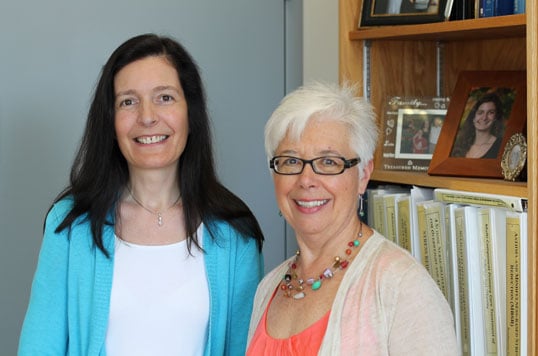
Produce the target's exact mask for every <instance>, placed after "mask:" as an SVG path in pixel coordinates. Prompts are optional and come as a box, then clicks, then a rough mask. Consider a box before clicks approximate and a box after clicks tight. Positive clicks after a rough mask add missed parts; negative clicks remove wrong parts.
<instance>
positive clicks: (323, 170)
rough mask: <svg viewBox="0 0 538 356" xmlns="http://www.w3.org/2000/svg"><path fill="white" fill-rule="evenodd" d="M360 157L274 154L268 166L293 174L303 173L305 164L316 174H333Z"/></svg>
mask: <svg viewBox="0 0 538 356" xmlns="http://www.w3.org/2000/svg"><path fill="white" fill-rule="evenodd" d="M360 161H361V160H360V158H358V157H357V158H352V159H345V158H344V157H334V156H323V157H316V158H313V159H302V158H298V157H293V156H275V157H273V158H271V160H270V161H269V168H271V169H272V170H274V171H275V173H278V174H284V175H294V174H301V173H303V170H304V167H305V165H306V164H309V165H310V166H311V167H312V170H313V171H314V172H315V173H317V174H322V175H327V176H333V175H337V174H342V173H343V172H344V171H345V170H346V169H347V168H351V167H353V166H356V165H357V164H358V163H359V162H360Z"/></svg>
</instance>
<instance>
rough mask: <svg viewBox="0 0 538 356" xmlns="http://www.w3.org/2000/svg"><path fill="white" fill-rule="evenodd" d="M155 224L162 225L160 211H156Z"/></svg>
mask: <svg viewBox="0 0 538 356" xmlns="http://www.w3.org/2000/svg"><path fill="white" fill-rule="evenodd" d="M157 224H158V225H159V226H163V216H162V215H161V213H157Z"/></svg>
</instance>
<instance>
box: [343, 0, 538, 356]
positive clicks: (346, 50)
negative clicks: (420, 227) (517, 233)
mask: <svg viewBox="0 0 538 356" xmlns="http://www.w3.org/2000/svg"><path fill="white" fill-rule="evenodd" d="M361 6H362V0H340V3H339V46H340V47H339V77H340V81H345V80H350V81H352V82H357V83H359V84H362V83H363V73H364V58H363V50H364V46H365V45H367V46H368V47H369V49H370V62H369V63H370V68H369V73H370V78H371V79H370V83H371V86H370V100H371V102H372V104H373V105H374V107H375V108H376V111H377V113H378V114H381V113H382V112H383V102H384V99H385V98H386V97H387V96H388V95H409V96H434V95H436V94H437V90H438V78H437V72H438V71H437V68H438V63H437V58H438V56H437V53H438V49H439V46H442V47H441V48H442V52H443V56H442V58H443V66H442V68H443V70H442V73H441V76H440V77H441V81H440V82H439V88H440V89H441V91H442V92H441V93H440V94H441V95H445V96H450V94H451V93H452V90H453V88H454V86H455V84H456V80H457V76H458V73H459V72H460V71H461V70H526V71H527V145H528V157H527V176H528V181H527V182H523V183H521V182H516V183H514V182H506V181H503V180H501V179H478V178H458V177H442V176H429V175H428V174H426V173H408V172H399V171H385V170H382V169H376V170H375V171H374V174H373V176H372V180H373V181H376V182H380V183H396V184H419V185H422V186H426V187H442V188H450V189H458V190H466V191H478V192H485V193H496V194H510V195H518V196H524V197H527V198H528V201H529V210H528V219H529V220H528V237H529V251H528V261H529V266H528V268H529V281H528V282H529V288H528V289H529V294H528V305H529V315H528V321H529V325H528V338H527V342H528V350H529V355H537V345H536V334H537V332H538V325H537V308H536V292H537V285H538V280H537V277H536V272H537V269H538V256H537V236H538V211H537V210H536V206H535V204H536V202H537V196H538V176H537V174H538V162H537V160H536V155H537V145H538V137H537V136H538V100H537V98H538V67H537V66H538V20H537V19H538V3H537V2H535V1H527V4H526V14H522V15H510V16H502V17H492V18H482V19H472V20H463V21H450V22H442V23H431V24H422V25H399V26H383V27H372V28H368V29H358V23H359V18H360V13H361V10H360V8H361ZM362 91H363V92H364V88H362ZM381 141H382V140H380V142H381ZM381 151H382V150H381V147H379V148H378V150H377V152H376V155H375V158H374V159H375V166H376V167H381V158H382V157H381Z"/></svg>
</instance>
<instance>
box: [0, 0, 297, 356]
mask: <svg viewBox="0 0 538 356" xmlns="http://www.w3.org/2000/svg"><path fill="white" fill-rule="evenodd" d="M301 4H302V1H301V0H280V1H274V0H273V1H262V0H227V1H222V2H221V1H211V0H196V1H192V0H155V1H140V0H113V1H110V0H107V1H104V0H94V1H91V2H90V1H86V2H84V1H67V0H49V1H37V0H29V1H23V2H17V1H12V2H3V4H2V5H0V48H1V50H0V244H1V247H0V281H1V283H2V291H1V292H0V352H1V354H2V355H14V354H15V353H16V351H15V350H16V345H17V342H18V334H19V330H20V326H21V322H22V318H23V316H24V311H25V309H26V303H27V301H28V294H29V289H30V283H31V278H32V275H33V272H34V269H35V263H36V259H37V254H38V251H39V247H40V244H41V237H42V236H41V233H42V222H43V218H44V216H45V213H46V211H47V209H48V207H49V205H50V203H51V201H52V199H53V198H54V197H55V196H56V194H57V193H58V192H59V191H60V190H61V189H62V188H63V187H64V186H65V185H66V184H67V178H68V173H69V167H70V165H71V162H72V159H73V153H74V150H75V148H76V146H77V144H78V142H79V139H80V136H81V134H82V130H83V125H84V121H85V114H86V112H87V109H88V104H89V100H90V97H91V94H92V90H93V86H94V84H95V82H96V79H97V76H98V72H99V70H100V68H101V66H102V65H103V64H104V62H105V61H106V59H107V57H108V55H109V54H110V53H111V51H112V50H113V49H114V48H116V47H117V46H118V45H119V44H120V43H121V42H123V41H124V40H125V39H127V38H128V37H131V36H133V35H135V34H139V33H143V32H157V33H160V34H168V35H172V36H174V37H176V38H177V39H179V40H180V41H181V42H182V43H183V44H184V45H185V46H186V47H187V48H188V49H189V50H190V52H191V53H192V54H193V56H194V57H195V58H196V59H197V61H198V63H199V65H200V68H201V69H202V75H203V78H204V81H205V83H206V89H207V94H208V98H209V108H210V112H211V115H212V118H213V122H214V136H215V147H216V160H217V162H218V169H219V173H220V175H221V178H222V180H223V182H224V183H225V184H226V185H227V186H228V187H229V188H230V189H231V190H232V191H234V192H236V193H237V194H238V195H239V196H241V197H242V198H243V199H244V200H245V201H246V202H247V204H248V205H249V206H250V207H251V208H252V210H253V211H254V213H255V214H256V216H257V217H258V218H259V220H260V223H261V225H262V229H263V230H264V232H265V234H266V238H267V242H266V245H265V256H266V265H267V269H269V268H272V267H273V266H274V265H275V264H276V263H278V262H280V261H281V260H282V259H283V258H284V257H285V256H286V255H288V253H287V252H285V250H284V249H285V244H286V241H285V236H284V231H285V227H284V223H283V220H282V218H280V217H279V216H278V208H277V207H276V203H275V199H274V194H273V189H272V182H271V180H270V175H269V173H268V170H267V168H266V162H265V155H264V152H263V138H262V135H263V125H264V123H265V120H266V119H267V117H268V116H269V114H270V113H271V111H272V110H273V109H274V107H275V106H276V105H277V103H278V102H279V101H280V99H281V98H282V96H283V95H284V93H285V92H286V90H289V89H293V88H294V87H295V86H297V85H298V84H300V81H301V80H302V79H301V76H302V70H301V60H302V52H301V51H302V47H301V36H300V31H301V30H302V27H301V20H302V18H301V12H300V11H302V10H301V6H302V5H301ZM298 11H299V12H298ZM284 29H286V32H285V30H284ZM297 31H299V32H297ZM285 35H286V36H285ZM286 38H287V40H286Z"/></svg>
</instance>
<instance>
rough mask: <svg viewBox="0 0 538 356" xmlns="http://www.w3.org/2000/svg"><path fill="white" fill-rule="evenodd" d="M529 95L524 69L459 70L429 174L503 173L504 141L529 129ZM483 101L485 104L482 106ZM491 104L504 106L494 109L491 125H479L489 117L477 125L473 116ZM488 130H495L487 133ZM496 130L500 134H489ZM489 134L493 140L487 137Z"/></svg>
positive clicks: (470, 174) (496, 176)
mask: <svg viewBox="0 0 538 356" xmlns="http://www.w3.org/2000/svg"><path fill="white" fill-rule="evenodd" d="M495 98H497V99H498V100H497V99H495ZM494 99H495V100H497V104H496V105H493V102H494V101H495V100H494ZM526 99H527V86H526V72H525V71H463V72H461V73H460V74H459V76H458V80H457V82H456V86H455V88H454V91H453V94H452V96H451V98H450V104H449V106H448V109H447V114H446V117H445V123H444V125H443V128H442V130H441V135H440V137H439V140H438V142H437V146H436V148H435V151H434V153H433V157H432V160H431V161H430V166H429V168H428V174H430V175H447V176H462V177H464V176H465V177H483V178H503V174H502V169H501V159H502V155H503V151H504V147H505V145H506V142H507V141H508V140H509V138H510V137H511V136H512V135H514V134H515V133H517V132H525V129H526V121H527V116H526V114H527V105H526ZM484 100H485V101H486V103H485V104H484V105H485V106H481V105H482V104H481V103H482V101H484ZM488 105H489V108H491V106H493V107H496V106H501V110H498V109H496V110H494V111H493V112H494V113H496V114H495V116H494V118H495V119H494V120H491V119H490V120H489V121H492V124H491V126H490V128H489V129H488V130H486V127H482V126H481V125H489V124H487V123H486V121H487V120H486V121H484V120H483V119H481V120H478V121H477V124H476V125H475V124H474V121H473V118H474V114H475V112H476V111H478V112H481V113H482V114H483V113H484V110H492V109H488ZM480 107H481V109H480ZM499 115H500V116H499ZM489 130H491V134H490V136H486V133H487V132H489ZM477 133H478V136H477ZM492 135H493V136H495V137H496V138H491V136H492ZM486 137H490V139H488V140H487V141H486ZM479 140H480V141H484V142H478V141H479Z"/></svg>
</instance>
